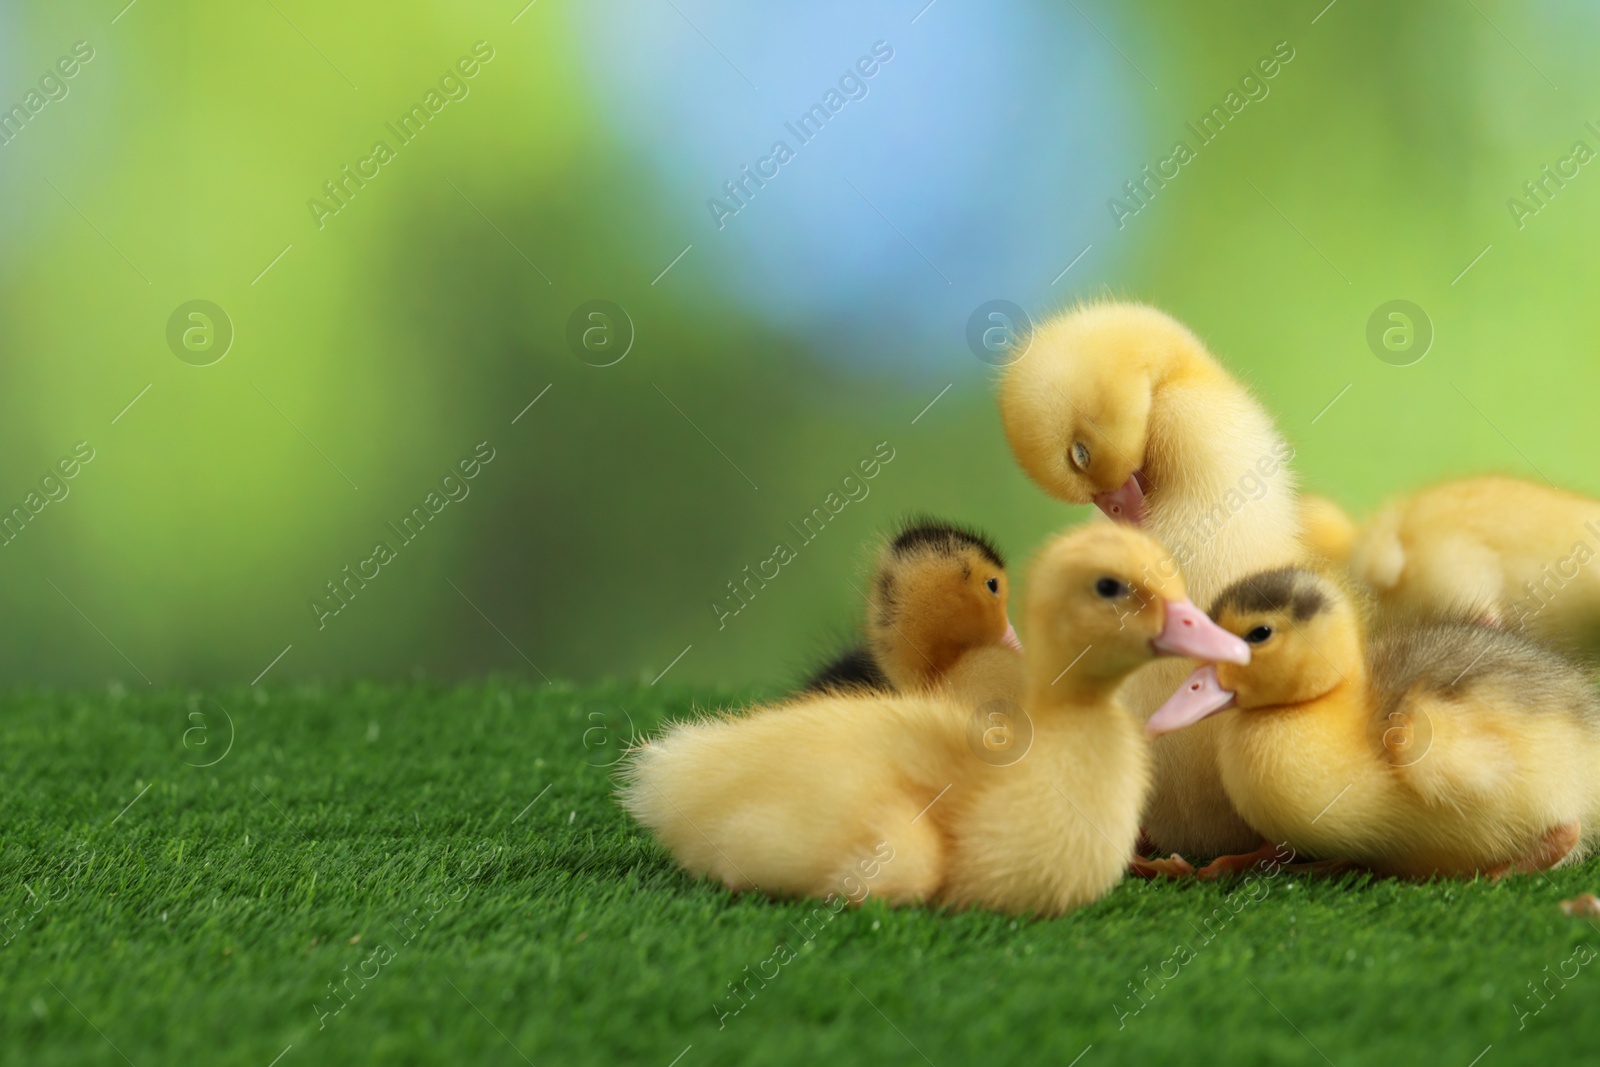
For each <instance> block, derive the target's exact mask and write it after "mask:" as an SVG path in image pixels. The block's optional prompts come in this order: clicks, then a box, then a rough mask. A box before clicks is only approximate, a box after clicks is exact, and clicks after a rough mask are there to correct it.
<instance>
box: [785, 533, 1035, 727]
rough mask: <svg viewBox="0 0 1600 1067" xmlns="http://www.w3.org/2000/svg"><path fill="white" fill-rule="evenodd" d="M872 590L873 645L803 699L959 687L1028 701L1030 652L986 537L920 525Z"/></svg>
mask: <svg viewBox="0 0 1600 1067" xmlns="http://www.w3.org/2000/svg"><path fill="white" fill-rule="evenodd" d="M868 589H869V593H868V594H867V621H866V626H865V638H866V639H865V643H864V644H862V645H859V646H857V647H854V648H851V649H849V650H848V651H846V652H844V653H843V654H841V655H840V656H838V657H836V658H835V659H834V660H833V661H831V662H830V663H828V664H827V665H826V666H825V667H823V668H822V669H821V670H820V671H818V672H817V673H816V674H815V675H814V676H813V677H812V678H811V680H810V681H808V682H807V683H806V685H805V686H804V688H803V689H802V692H822V691H825V690H829V689H842V690H851V689H866V690H879V691H888V692H899V693H917V692H924V691H929V690H932V689H934V688H938V687H941V686H954V687H956V688H957V689H959V690H961V691H962V692H963V693H964V694H966V695H970V696H974V697H978V696H988V697H992V698H995V699H1006V700H1016V699H1018V698H1019V697H1020V696H1021V692H1022V644H1021V642H1020V641H1018V639H1017V631H1016V628H1015V627H1014V626H1012V625H1011V620H1010V619H1009V618H1008V617H1007V614H1006V604H1007V601H1008V600H1009V598H1010V595H1011V589H1010V584H1009V580H1008V579H1007V577H1006V569H1005V560H1004V559H1002V558H1001V556H1000V551H999V549H997V548H996V547H995V546H994V543H993V542H992V541H990V540H989V539H988V538H987V537H985V536H984V535H983V534H981V533H978V532H977V531H975V530H969V529H967V528H965V527H961V526H957V525H954V524H952V523H948V522H943V521H940V520H937V519H914V520H911V521H909V522H907V523H906V524H904V525H903V526H902V527H901V528H900V529H899V531H898V532H897V533H896V534H895V535H894V537H892V538H891V539H890V540H889V541H888V543H886V544H885V545H884V546H883V548H882V550H881V551H880V552H879V554H878V561H877V567H876V570H875V572H874V574H873V576H872V578H871V581H870V582H869V584H868Z"/></svg>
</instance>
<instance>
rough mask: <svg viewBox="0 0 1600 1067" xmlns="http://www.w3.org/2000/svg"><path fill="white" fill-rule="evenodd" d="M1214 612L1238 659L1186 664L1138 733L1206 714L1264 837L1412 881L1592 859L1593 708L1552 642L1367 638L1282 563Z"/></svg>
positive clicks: (1358, 623)
mask: <svg viewBox="0 0 1600 1067" xmlns="http://www.w3.org/2000/svg"><path fill="white" fill-rule="evenodd" d="M1212 615H1213V616H1214V617H1215V619H1216V621H1217V622H1218V624H1219V625H1221V626H1222V628H1223V629H1225V630H1228V631H1229V632H1231V633H1233V634H1236V635H1239V636H1240V637H1242V638H1243V639H1244V641H1245V642H1246V643H1247V644H1248V645H1249V646H1250V662H1249V663H1248V664H1247V665H1233V664H1219V665H1216V666H1206V667H1202V668H1200V669H1199V670H1197V671H1195V672H1194V674H1192V675H1191V676H1190V678H1189V681H1188V682H1187V683H1185V685H1184V686H1183V687H1182V688H1181V689H1179V691H1178V692H1177V694H1176V695H1174V696H1173V698H1172V699H1171V700H1170V701H1168V703H1167V704H1166V705H1164V706H1163V707H1162V708H1161V709H1160V710H1159V711H1157V712H1156V713H1155V714H1154V715H1152V716H1151V717H1150V720H1149V722H1148V723H1147V724H1146V726H1147V729H1148V731H1149V732H1150V733H1152V734H1160V733H1163V732H1166V731H1169V730H1175V729H1178V728H1180V727H1182V726H1185V725H1189V724H1192V723H1195V722H1198V721H1200V720H1202V719H1204V718H1206V717H1208V716H1212V715H1216V716H1217V720H1216V721H1217V722H1218V724H1219V725H1220V727H1221V729H1220V734H1221V749H1220V753H1219V757H1220V758H1219V762H1220V765H1221V769H1222V780H1223V784H1224V786H1225V787H1226V788H1227V790H1228V795H1229V796H1230V797H1231V798H1232V799H1233V802H1234V804H1235V805H1236V806H1237V807H1238V810H1239V812H1240V813H1241V814H1242V815H1243V816H1244V817H1245V818H1246V819H1247V820H1249V822H1250V823H1251V825H1253V826H1255V827H1257V828H1258V829H1259V830H1260V831H1261V832H1262V833H1263V834H1264V835H1266V837H1267V838H1268V839H1269V840H1273V841H1280V842H1285V843H1287V844H1288V845H1289V846H1290V847H1291V848H1293V849H1294V850H1295V851H1296V852H1300V853H1307V854H1310V855H1314V856H1321V857H1324V858H1326V859H1338V860H1347V861H1352V862H1354V863H1357V864H1360V865H1362V866H1365V867H1367V868H1370V869H1372V870H1374V871H1376V872H1378V873H1380V874H1389V875H1396V876H1401V877H1414V878H1426V877H1430V876H1433V875H1470V874H1473V873H1478V872H1481V873H1486V874H1491V875H1496V876H1498V875H1501V874H1504V873H1507V872H1509V871H1512V870H1518V871H1533V870H1544V869H1547V868H1549V867H1552V866H1555V865H1556V864H1558V863H1562V862H1572V861H1574V860H1576V859H1578V858H1580V857H1581V856H1583V855H1584V854H1586V853H1588V852H1589V851H1590V850H1591V849H1592V846H1593V843H1594V840H1595V837H1596V833H1597V830H1600V698H1597V697H1596V695H1595V693H1594V692H1593V691H1591V689H1590V686H1589V684H1588V681H1587V679H1586V677H1585V675H1584V673H1583V672H1582V671H1581V670H1579V669H1578V668H1577V667H1576V666H1574V665H1572V664H1571V663H1569V662H1568V661H1566V660H1565V659H1563V658H1562V657H1561V656H1559V655H1558V654H1556V653H1555V652H1553V651H1551V650H1550V649H1548V648H1547V647H1546V646H1544V645H1541V644H1539V643H1537V642H1535V641H1533V640H1532V639H1530V638H1528V637H1526V636H1524V635H1521V634H1514V633H1510V632H1508V631H1505V630H1500V629H1495V628H1492V627H1487V626H1483V625H1481V624H1479V623H1477V622H1475V621H1473V620H1471V619H1460V620H1442V621H1434V622H1428V623H1423V624H1390V625H1388V626H1386V627H1384V628H1381V629H1380V630H1379V631H1378V632H1376V633H1374V634H1373V635H1372V637H1371V639H1370V641H1369V640H1368V638H1367V636H1366V634H1365V632H1364V625H1363V620H1362V617H1361V613H1360V612H1359V611H1358V610H1357V605H1356V602H1355V601H1354V599H1353V598H1352V596H1351V595H1350V594H1349V593H1348V592H1347V591H1346V590H1345V589H1344V588H1343V587H1342V586H1341V585H1340V584H1339V583H1338V582H1336V581H1333V580H1332V579H1330V578H1329V577H1328V576H1326V575H1322V574H1318V573H1316V572H1314V571H1311V570H1307V569H1301V568H1292V567H1291V568H1283V569H1279V570H1273V571H1268V572H1265V573H1262V574H1257V575H1254V576H1252V577H1250V578H1246V579H1244V580H1242V581H1240V582H1238V583H1236V584H1235V585H1233V586H1231V587H1230V588H1229V589H1227V590H1226V591H1224V592H1223V594H1222V595H1221V596H1220V597H1219V598H1218V599H1217V602H1216V604H1215V606H1214V607H1213V609H1212ZM1230 709H1232V710H1230ZM1219 712H1225V714H1218V713H1219ZM1202 873H1205V872H1202Z"/></svg>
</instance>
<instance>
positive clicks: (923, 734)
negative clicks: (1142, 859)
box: [620, 524, 1248, 914]
mask: <svg viewBox="0 0 1600 1067" xmlns="http://www.w3.org/2000/svg"><path fill="white" fill-rule="evenodd" d="M1165 555H1166V550H1165V549H1164V548H1162V547H1161V546H1160V545H1159V544H1158V543H1157V542H1156V541H1154V540H1153V539H1152V538H1150V537H1148V536H1146V535H1144V534H1142V533H1139V532H1138V531H1134V530H1129V529H1125V528H1120V527H1115V526H1110V525H1099V524H1097V525H1095V526H1093V527H1086V528H1082V529H1079V530H1077V531H1074V532H1072V533H1068V534H1065V535H1062V536H1060V537H1058V538H1056V539H1055V540H1053V541H1052V542H1050V543H1049V544H1048V545H1047V547H1046V548H1045V549H1044V550H1043V552H1042V553H1041V554H1040V557H1039V560H1038V562H1037V563H1036V565H1035V566H1034V569H1033V572H1032V587H1031V590H1030V596H1029V598H1028V599H1029V603H1028V611H1027V620H1028V623H1029V632H1030V633H1031V634H1035V635H1037V636H1035V637H1034V639H1033V640H1032V642H1031V644H1030V648H1029V651H1028V652H1027V654H1026V657H1025V658H1026V661H1027V663H1026V666H1027V688H1026V696H1025V697H1024V700H1023V702H1022V704H1021V706H1017V705H1004V706H1003V708H1002V709H1001V710H1002V711H1003V713H1004V717H1005V718H1006V719H1007V720H1008V722H1007V724H1006V728H1007V730H1008V731H1009V741H1008V742H1007V743H1006V744H1005V745H1002V746H994V745H993V744H992V743H991V738H990V733H991V732H992V730H993V728H994V722H995V719H994V716H995V715H996V714H997V712H996V703H1000V702H990V703H987V704H984V705H981V706H979V707H976V708H974V707H971V706H968V705H967V704H965V703H962V702H960V701H958V700H954V699H951V698H950V697H949V696H947V695H944V694H942V693H932V694H923V695H916V696H907V695H887V694H883V695H871V696H850V695H846V694H842V693H840V692H837V691H832V692H825V693H820V694H817V695H815V696H811V697H809V698H806V699H803V700H800V701H797V702H791V703H787V704H780V705H769V706H766V707H757V708H754V709H751V710H750V711H749V712H748V713H746V714H744V715H738V716H731V715H725V716H722V717H715V718H706V719H702V720H699V721H695V722H682V723H677V724H674V725H672V726H670V727H669V728H668V729H667V731H666V732H665V733H664V734H663V735H661V736H660V737H658V738H656V739H655V740H653V741H651V742H648V743H647V744H645V745H644V746H642V747H640V748H638V749H636V750H635V751H634V752H633V753H632V755H631V756H630V758H629V761H628V762H627V764H626V765H625V768H624V772H623V781H622V785H621V790H620V794H621V801H622V803H623V805H624V807H626V808H627V810H628V811H629V812H631V813H632V814H633V816H634V817H635V818H636V819H638V820H639V822H641V823H642V824H644V825H645V826H646V827H648V828H649V829H650V830H652V831H653V832H654V833H655V835H656V837H657V838H658V839H660V840H661V842H662V843H663V844H665V845H666V846H667V847H668V848H669V849H670V850H671V851H672V852H673V854H674V855H675V856H676V857H677V859H678V862H679V863H680V864H682V865H683V866H684V867H685V868H687V869H688V870H690V871H694V872H696V873H700V874H706V875H710V876H712V877H714V878H717V879H720V880H721V881H722V882H723V883H724V884H725V885H727V886H728V887H729V888H732V889H759V890H762V891H764V892H767V893H772V894H778V895H791V894H797V895H812V896H824V895H827V896H828V898H829V900H830V901H832V900H835V899H837V898H848V899H849V900H851V901H852V902H856V903H859V902H860V901H861V900H862V899H865V897H866V896H868V895H871V896H877V897H880V898H883V899H886V900H888V901H891V902H894V903H914V902H928V903H934V902H942V903H947V904H951V905H955V906H979V907H985V908H994V909H999V910H1002V911H1008V912H1034V913H1037V914H1057V913H1060V912H1063V911H1066V910H1068V909H1070V908H1074V907H1077V906H1079V905H1082V904H1086V903H1088V902H1090V901H1093V900H1095V899H1098V898H1099V897H1100V896H1102V895H1104V894H1105V893H1106V892H1108V891H1109V890H1110V889H1111V888H1112V886H1114V885H1115V884H1116V883H1117V881H1118V880H1119V879H1120V878H1121V877H1122V875H1123V872H1124V871H1125V870H1126V868H1127V866H1128V859H1129V857H1130V855H1131V854H1132V850H1133V845H1134V840H1135V837H1136V836H1137V834H1138V829H1139V811H1140V808H1141V806H1142V803H1143V800H1144V796H1145V793H1146V791H1147V789H1148V785H1149V757H1148V752H1147V746H1146V743H1145V742H1144V740H1143V738H1142V736H1141V732H1140V728H1139V725H1138V723H1137V722H1136V721H1135V720H1134V719H1133V717H1132V716H1131V715H1130V714H1129V713H1128V711H1127V710H1126V709H1125V708H1124V707H1123V705H1122V704H1120V703H1119V702H1118V699H1117V690H1118V689H1119V688H1120V687H1121V685H1122V683H1123V681H1124V679H1125V678H1126V677H1127V675H1128V674H1129V673H1130V672H1131V671H1133V670H1135V669H1136V668H1138V667H1140V666H1142V665H1143V664H1145V663H1147V662H1149V661H1150V660H1151V659H1153V658H1155V657H1156V656H1159V655H1187V656H1192V657H1195V658H1214V659H1227V660H1238V659H1244V658H1247V656H1248V650H1247V649H1246V647H1245V645H1244V643H1243V642H1242V641H1240V640H1239V639H1238V638H1236V637H1234V636H1232V635H1230V634H1225V633H1223V632H1222V631H1221V630H1220V629H1218V628H1217V627H1216V626H1214V625H1213V624H1212V623H1211V622H1210V620H1209V619H1207V618H1206V617H1205V616H1204V615H1203V614H1202V613H1201V612H1200V611H1199V609H1197V608H1196V607H1195V606H1194V605H1193V604H1192V603H1191V602H1190V601H1188V600H1187V599H1186V597H1185V590H1184V586H1183V580H1182V578H1181V576H1175V577H1173V578H1170V579H1166V580H1165V581H1163V582H1162V583H1161V585H1160V587H1159V588H1157V586H1156V584H1155V583H1153V582H1152V581H1151V580H1150V579H1149V578H1148V577H1147V574H1148V569H1149V568H1150V567H1153V566H1155V565H1156V564H1158V563H1159V562H1160V561H1161V560H1162V559H1163V558H1164V557H1165ZM840 906H841V907H842V906H843V905H842V904H840Z"/></svg>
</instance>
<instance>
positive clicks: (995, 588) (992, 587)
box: [983, 578, 1000, 596]
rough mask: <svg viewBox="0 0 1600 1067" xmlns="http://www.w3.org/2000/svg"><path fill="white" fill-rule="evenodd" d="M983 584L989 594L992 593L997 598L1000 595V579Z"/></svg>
mask: <svg viewBox="0 0 1600 1067" xmlns="http://www.w3.org/2000/svg"><path fill="white" fill-rule="evenodd" d="M983 584H984V585H986V586H988V588H989V592H991V593H993V594H994V595H995V596H999V595H1000V579H998V578H990V579H989V580H988V581H987V582H984V583H983Z"/></svg>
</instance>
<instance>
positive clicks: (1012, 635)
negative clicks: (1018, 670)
mask: <svg viewBox="0 0 1600 1067" xmlns="http://www.w3.org/2000/svg"><path fill="white" fill-rule="evenodd" d="M1000 643H1001V644H1005V645H1010V646H1011V647H1012V648H1014V649H1016V650H1017V651H1018V652H1021V651H1022V639H1021V638H1020V637H1018V636H1017V628H1016V627H1015V626H1013V625H1011V620H1010V619H1007V620H1006V632H1005V634H1004V635H1003V636H1002V637H1001V638H1000Z"/></svg>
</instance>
